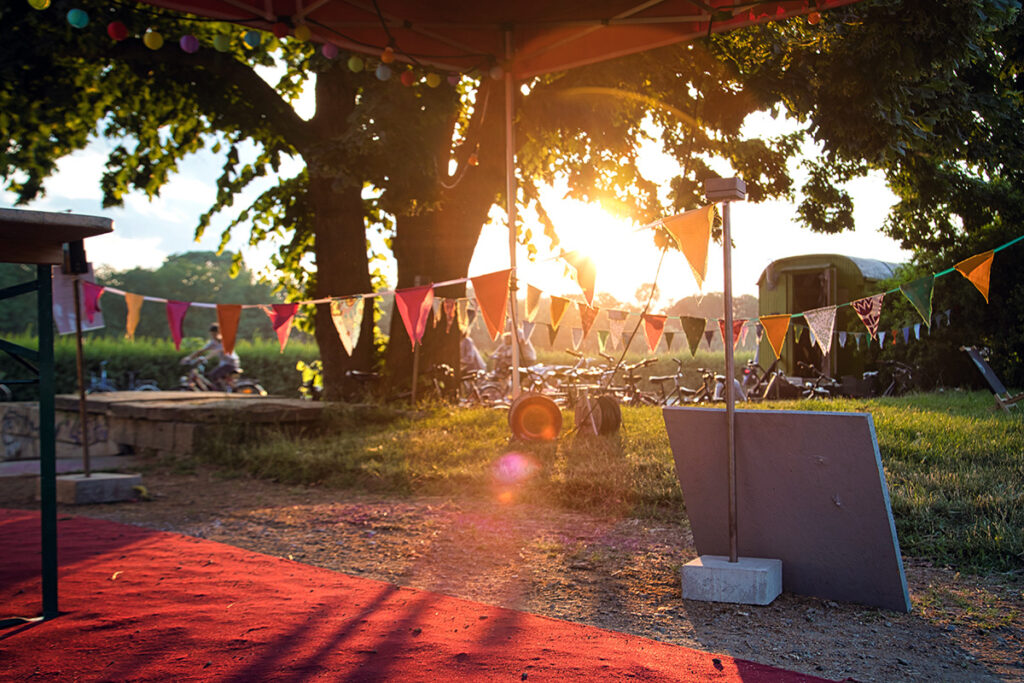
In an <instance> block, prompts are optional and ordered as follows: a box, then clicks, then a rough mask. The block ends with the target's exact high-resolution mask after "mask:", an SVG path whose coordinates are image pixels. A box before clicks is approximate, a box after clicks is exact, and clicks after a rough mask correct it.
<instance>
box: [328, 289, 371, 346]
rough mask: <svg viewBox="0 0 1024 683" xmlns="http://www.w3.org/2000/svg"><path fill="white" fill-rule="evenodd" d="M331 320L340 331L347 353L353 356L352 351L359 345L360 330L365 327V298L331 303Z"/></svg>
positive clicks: (356, 297)
mask: <svg viewBox="0 0 1024 683" xmlns="http://www.w3.org/2000/svg"><path fill="white" fill-rule="evenodd" d="M331 320H333V321H334V328H335V329H336V330H337V331H338V337H339V338H340V339H341V345H342V346H344V347H345V353H347V354H348V355H350V356H351V355H352V349H354V348H355V347H356V344H358V343H359V330H360V329H362V326H363V297H361V296H354V297H350V298H348V299H341V300H340V301H339V300H337V299H335V300H332V301H331Z"/></svg>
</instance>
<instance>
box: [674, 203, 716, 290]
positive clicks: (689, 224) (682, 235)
mask: <svg viewBox="0 0 1024 683" xmlns="http://www.w3.org/2000/svg"><path fill="white" fill-rule="evenodd" d="M714 222H715V205H714V204H709V205H708V206H705V207H703V208H700V209H694V210H693V211H687V212H686V213H681V214H679V215H676V216H672V217H671V218H666V219H664V220H662V221H661V224H662V225H664V226H665V229H666V230H668V232H669V234H670V235H672V237H673V239H675V241H676V244H677V245H679V250H680V251H681V252H683V255H684V256H686V260H687V262H688V263H689V264H690V269H691V270H692V271H693V277H694V278H695V279H696V280H697V287H700V288H703V287H704V277H705V276H706V275H707V272H708V244H709V243H710V242H711V226H712V224H714Z"/></svg>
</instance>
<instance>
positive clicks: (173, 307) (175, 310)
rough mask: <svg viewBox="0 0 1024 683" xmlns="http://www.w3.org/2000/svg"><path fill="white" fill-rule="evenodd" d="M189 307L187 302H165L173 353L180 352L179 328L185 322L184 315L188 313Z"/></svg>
mask: <svg viewBox="0 0 1024 683" xmlns="http://www.w3.org/2000/svg"><path fill="white" fill-rule="evenodd" d="M190 305H191V304H190V303H189V302H188V301H168V302H167V324H168V325H169V326H170V328H171V339H173V340H174V350H175V351H181V326H182V324H183V323H184V322H185V314H186V313H188V307H189V306H190Z"/></svg>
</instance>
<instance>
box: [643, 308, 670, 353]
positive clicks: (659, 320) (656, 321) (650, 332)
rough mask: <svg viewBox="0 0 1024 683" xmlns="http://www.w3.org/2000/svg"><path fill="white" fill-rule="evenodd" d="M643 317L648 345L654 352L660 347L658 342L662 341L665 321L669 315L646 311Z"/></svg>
mask: <svg viewBox="0 0 1024 683" xmlns="http://www.w3.org/2000/svg"><path fill="white" fill-rule="evenodd" d="M643 318H644V335H646V337H647V347H648V348H649V349H650V350H651V353H654V349H656V348H658V342H659V341H661V335H662V334H664V333H665V321H666V320H668V316H664V315H651V314H650V313H644V316H643Z"/></svg>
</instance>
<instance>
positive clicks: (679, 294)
mask: <svg viewBox="0 0 1024 683" xmlns="http://www.w3.org/2000/svg"><path fill="white" fill-rule="evenodd" d="M792 125H793V124H791V123H789V122H776V121H772V120H770V119H767V118H764V117H762V118H761V119H759V120H754V121H751V122H750V124H749V126H748V128H749V134H751V135H757V134H765V133H771V132H775V131H779V130H782V129H787V128H789V127H791V126H792ZM110 146H111V143H110V142H108V141H104V140H96V141H94V142H93V143H92V144H91V145H90V146H89V147H87V148H86V149H85V150H83V151H80V152H76V153H74V154H72V155H71V156H69V157H66V158H65V159H63V160H62V161H61V162H60V164H59V170H58V173H56V174H55V175H54V176H53V177H51V178H49V179H48V180H47V181H46V183H45V185H44V187H45V189H46V194H45V196H44V197H43V198H41V199H39V200H36V201H34V202H32V203H31V204H30V205H28V206H26V207H22V208H30V209H36V210H42V211H72V212H75V213H81V214H87V215H97V216H105V217H109V218H112V219H113V221H114V232H113V233H112V234H110V235H104V236H100V237H95V238H91V239H89V240H88V241H87V243H86V251H87V254H88V256H89V259H90V260H91V261H92V262H93V264H94V265H96V266H101V265H105V266H110V267H112V268H114V269H117V270H125V269H128V268H132V267H135V266H140V267H144V268H156V267H158V266H159V265H160V264H161V263H162V262H163V260H164V259H165V258H166V257H167V256H169V255H171V254H175V253H182V252H185V251H194V250H215V249H216V248H217V247H218V246H219V244H220V235H221V231H222V229H223V228H224V226H225V225H226V224H227V217H226V216H218V217H215V219H214V221H213V225H212V226H211V228H210V229H208V230H207V232H206V234H205V235H204V236H203V237H202V238H201V239H200V240H198V241H197V240H196V239H195V238H194V230H195V226H196V224H197V223H198V217H199V216H200V214H202V213H203V212H204V211H206V210H207V209H208V208H209V207H210V206H211V204H212V203H213V201H214V198H215V193H216V178H217V176H218V175H219V172H220V165H221V162H220V160H219V159H218V158H216V157H214V156H213V155H212V154H209V153H200V154H198V155H194V156H192V157H190V158H189V159H187V160H186V161H185V162H184V163H182V164H181V165H180V167H179V173H177V174H175V175H174V176H173V177H172V179H171V181H170V182H169V183H168V184H167V185H166V186H165V187H164V188H163V190H162V191H161V194H160V196H159V197H156V198H154V199H152V200H150V199H149V198H147V197H146V196H145V195H144V194H142V193H132V194H130V195H128V196H127V197H126V199H125V204H124V206H123V207H121V208H112V209H105V208H103V207H102V204H101V193H100V177H101V175H102V173H103V169H104V163H105V161H106V153H107V152H108V151H109V149H110ZM813 152H814V150H813V149H808V150H807V152H806V153H808V154H813ZM298 163H299V162H295V165H294V166H292V167H290V168H289V167H287V166H286V167H285V168H284V169H283V175H291V174H293V173H295V172H296V171H297V170H298V168H299V166H298ZM641 164H642V168H643V170H644V171H645V173H646V174H647V175H648V177H649V178H651V179H652V180H654V181H655V182H657V183H658V184H659V186H660V187H662V188H663V191H664V192H666V193H667V191H668V186H669V185H668V181H669V179H670V178H671V177H672V176H673V175H674V174H675V173H677V172H678V169H677V168H676V167H675V165H674V162H672V161H671V160H670V159H667V158H666V157H664V156H663V155H661V154H660V153H658V152H657V150H655V149H653V148H652V149H646V150H644V152H643V153H642V155H641ZM718 170H719V172H721V173H723V175H728V174H729V169H728V168H721V169H718ZM849 189H850V191H851V193H852V195H853V198H854V206H855V212H854V218H855V224H856V230H855V231H853V232H847V233H842V234H839V235H817V234H813V233H811V232H809V231H808V230H806V229H802V228H800V227H798V226H797V225H796V223H795V215H796V208H795V205H794V204H791V203H787V202H776V201H773V202H763V203H760V204H753V203H747V202H734V203H733V204H732V222H731V225H732V234H733V242H734V244H735V249H734V250H733V257H732V259H733V278H732V279H733V291H734V294H735V295H741V294H754V295H756V294H757V280H758V277H759V276H760V274H761V272H762V271H763V270H764V268H765V267H766V266H767V265H768V264H769V263H771V262H772V261H773V260H776V259H779V258H783V257H787V256H794V255H799V254H811V253H841V254H845V255H847V256H856V257H866V258H876V259H881V260H884V261H892V262H902V261H906V260H908V259H909V257H910V254H909V253H908V252H904V251H902V250H901V249H900V248H899V246H898V245H897V244H896V243H895V242H894V241H892V240H891V239H888V238H886V237H885V236H884V235H882V234H881V233H880V232H879V227H880V226H881V225H882V222H883V221H884V219H885V217H886V215H887V214H888V212H889V208H890V206H891V205H892V203H893V202H894V201H895V198H894V197H893V195H892V194H891V193H890V192H889V191H888V190H887V188H886V187H885V183H884V181H883V180H882V179H881V177H880V176H872V177H868V178H865V179H860V180H856V181H853V182H852V183H851V184H850V185H849ZM564 193H565V192H564V188H557V187H554V188H549V189H548V190H547V191H545V192H543V193H542V195H541V196H542V198H543V201H544V203H545V206H546V208H547V210H548V213H549V215H550V216H551V218H552V219H553V221H554V224H555V226H556V229H557V231H558V233H559V235H560V237H561V240H562V243H561V245H560V246H561V248H564V249H565V250H567V251H571V250H574V249H580V250H583V251H584V252H587V253H590V254H591V255H592V257H593V259H594V261H595V263H596V266H597V273H598V274H597V290H598V291H599V292H601V291H605V292H608V293H610V294H611V295H612V296H614V297H615V298H616V299H618V300H619V301H622V302H626V303H628V302H631V301H633V298H634V294H635V292H636V291H637V289H638V288H639V287H640V286H641V285H644V284H646V283H649V282H652V281H653V279H654V274H655V271H656V270H657V267H658V259H659V251H658V250H657V249H656V248H655V247H654V246H653V243H652V241H651V237H650V235H649V234H648V233H645V232H636V229H637V227H639V226H637V225H634V224H631V223H629V222H628V221H623V220H622V219H617V218H613V217H612V216H610V215H608V214H606V213H605V212H604V211H603V210H602V209H601V208H600V207H598V206H596V205H593V204H585V203H582V202H576V201H572V200H566V199H563V198H562V195H564ZM257 194H258V190H256V189H251V190H249V191H247V192H246V193H245V194H244V195H243V197H242V198H240V199H239V200H238V201H236V203H235V206H236V207H243V206H247V205H248V203H249V202H251V201H252V199H254V198H255V197H256V196H257ZM14 200H15V197H14V195H13V194H12V193H10V192H6V191H4V192H0V205H3V206H5V207H13V206H14ZM529 216H530V213H529V212H526V214H525V217H529ZM492 219H493V220H492V222H491V223H490V224H488V225H487V226H485V228H484V230H483V232H482V235H481V237H480V241H479V242H478V244H477V249H476V252H475V254H474V258H473V261H472V262H471V264H470V268H469V273H468V274H469V275H479V274H483V273H487V272H493V271H496V270H501V269H504V268H507V267H508V266H509V249H508V233H507V231H506V228H505V217H504V211H502V210H500V209H495V210H494V211H492ZM533 227H534V233H535V234H541V233H542V230H541V228H540V226H539V225H534V226H533ZM247 237H248V234H247V231H246V230H245V229H244V228H243V229H240V230H238V231H237V234H235V235H234V236H233V237H232V239H231V241H230V242H229V244H228V249H230V250H232V251H237V250H241V251H242V254H243V258H244V259H245V262H246V264H247V265H248V266H249V268H250V269H252V270H254V271H256V272H264V271H267V270H268V265H267V264H268V259H269V257H270V255H271V254H272V253H273V251H274V246H273V245H271V244H264V245H262V246H260V247H257V248H252V247H249V246H248V245H247V244H246V240H247ZM541 246H542V247H546V245H544V244H542V245H541ZM544 252H545V249H544V248H542V255H541V259H540V261H539V262H537V263H530V262H529V260H528V258H527V256H526V253H525V249H520V250H519V252H518V255H517V265H518V267H519V277H520V280H521V281H524V282H527V283H530V284H533V285H534V286H536V287H538V288H540V289H541V290H543V291H545V292H547V293H551V294H570V295H572V294H578V293H579V290H578V288H575V287H574V285H573V284H572V282H571V281H569V280H568V279H567V278H566V277H565V274H564V272H565V270H564V266H563V265H561V264H560V263H559V262H558V261H557V259H551V258H550V257H551V256H552V254H551V253H550V252H548V253H544ZM722 257H723V254H722V249H721V246H719V245H716V244H712V246H711V249H710V250H709V256H708V260H709V263H708V273H707V278H706V282H705V285H704V288H703V291H704V292H714V291H722V289H723V268H722ZM393 278H394V270H393V264H392V280H391V281H392V283H393V282H394V279H393ZM658 286H659V295H660V301H661V303H662V304H663V305H664V306H668V305H671V303H673V302H674V301H676V300H678V299H680V298H683V297H685V296H689V295H692V294H697V293H698V292H699V290H698V289H697V285H696V281H695V280H694V278H693V275H692V274H691V272H690V268H689V266H688V265H687V263H686V261H685V259H684V257H683V255H682V254H681V253H679V252H678V251H675V250H671V251H669V252H668V253H667V255H666V257H665V260H664V263H663V265H662V268H661V271H660V275H659V277H658ZM142 294H148V295H153V296H160V293H159V292H142Z"/></svg>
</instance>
